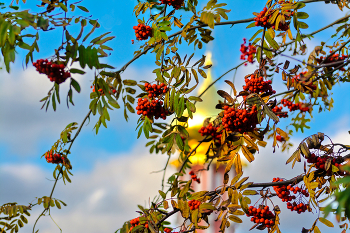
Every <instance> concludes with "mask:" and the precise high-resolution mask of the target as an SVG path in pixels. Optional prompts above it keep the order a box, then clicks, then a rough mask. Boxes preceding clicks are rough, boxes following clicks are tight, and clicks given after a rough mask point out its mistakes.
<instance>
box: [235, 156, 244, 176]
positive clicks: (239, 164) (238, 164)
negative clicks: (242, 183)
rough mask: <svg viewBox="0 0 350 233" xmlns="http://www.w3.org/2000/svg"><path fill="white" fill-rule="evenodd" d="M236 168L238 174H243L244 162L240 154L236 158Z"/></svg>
mask: <svg viewBox="0 0 350 233" xmlns="http://www.w3.org/2000/svg"><path fill="white" fill-rule="evenodd" d="M235 168H236V173H237V174H239V173H242V162H241V157H240V155H239V154H237V156H236V158H235Z"/></svg>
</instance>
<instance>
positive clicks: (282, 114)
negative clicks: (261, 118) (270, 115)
mask: <svg viewBox="0 0 350 233" xmlns="http://www.w3.org/2000/svg"><path fill="white" fill-rule="evenodd" d="M272 111H273V112H274V113H275V114H276V116H278V117H281V118H286V117H288V113H286V112H282V106H275V107H274V108H273V109H272Z"/></svg>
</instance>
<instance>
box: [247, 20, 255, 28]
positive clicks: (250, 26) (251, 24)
mask: <svg viewBox="0 0 350 233" xmlns="http://www.w3.org/2000/svg"><path fill="white" fill-rule="evenodd" d="M252 27H255V21H254V22H252V23H250V24H249V25H248V26H247V27H246V28H252Z"/></svg>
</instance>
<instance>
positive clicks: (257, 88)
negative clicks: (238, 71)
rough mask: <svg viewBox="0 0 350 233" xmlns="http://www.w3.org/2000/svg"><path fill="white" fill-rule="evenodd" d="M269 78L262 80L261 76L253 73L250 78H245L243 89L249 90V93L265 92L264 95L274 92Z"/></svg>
mask: <svg viewBox="0 0 350 233" xmlns="http://www.w3.org/2000/svg"><path fill="white" fill-rule="evenodd" d="M271 83H272V82H271V80H267V81H264V78H263V77H262V76H260V77H255V75H254V74H252V75H251V76H250V78H246V79H245V84H246V85H245V86H243V90H245V91H249V92H251V93H257V94H259V93H265V94H266V95H272V94H275V93H276V91H275V90H273V89H272V86H271Z"/></svg>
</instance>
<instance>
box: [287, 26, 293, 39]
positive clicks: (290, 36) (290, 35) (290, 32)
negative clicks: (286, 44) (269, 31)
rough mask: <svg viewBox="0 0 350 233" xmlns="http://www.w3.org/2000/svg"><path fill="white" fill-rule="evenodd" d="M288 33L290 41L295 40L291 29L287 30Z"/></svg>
mask: <svg viewBox="0 0 350 233" xmlns="http://www.w3.org/2000/svg"><path fill="white" fill-rule="evenodd" d="M287 33H288V37H289V39H291V40H293V35H292V31H291V30H290V29H288V30H287Z"/></svg>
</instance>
